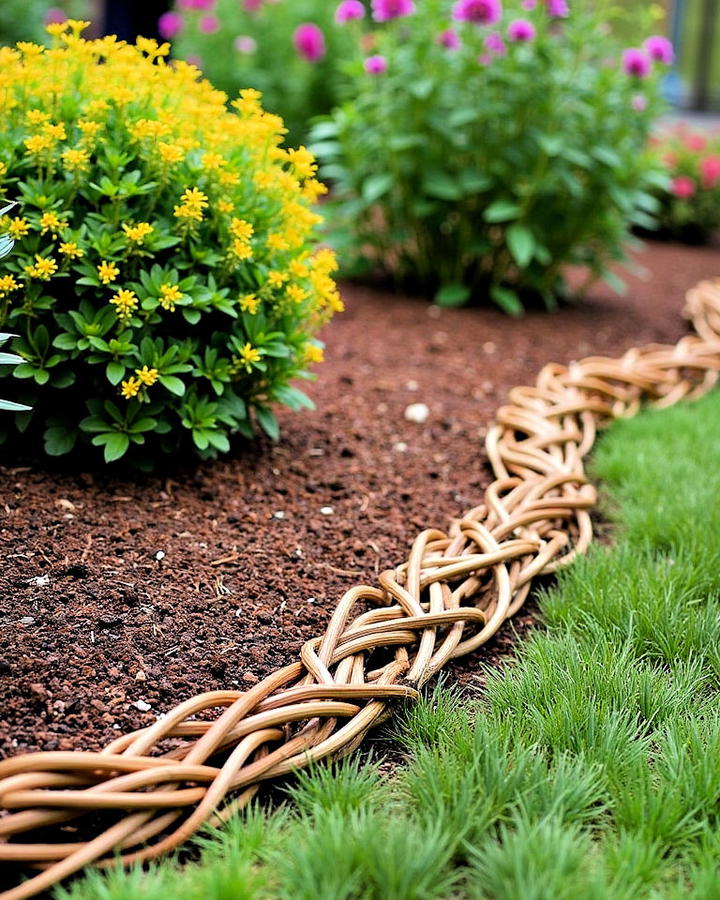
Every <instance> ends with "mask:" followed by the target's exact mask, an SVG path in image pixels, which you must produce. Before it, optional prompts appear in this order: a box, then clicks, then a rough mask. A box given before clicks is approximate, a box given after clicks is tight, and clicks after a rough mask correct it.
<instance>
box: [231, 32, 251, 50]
mask: <svg viewBox="0 0 720 900" xmlns="http://www.w3.org/2000/svg"><path fill="white" fill-rule="evenodd" d="M233 47H234V48H235V49H236V50H237V52H238V53H254V52H255V51H256V50H257V41H256V40H255V38H254V37H250V35H249V34H239V35H238V36H237V37H236V38H235V40H234V41H233Z"/></svg>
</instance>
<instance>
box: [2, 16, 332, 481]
mask: <svg viewBox="0 0 720 900" xmlns="http://www.w3.org/2000/svg"><path fill="white" fill-rule="evenodd" d="M82 27H83V23H77V22H74V21H71V22H70V24H69V26H65V25H57V26H50V29H49V30H50V31H51V32H52V33H54V34H55V36H56V38H55V40H56V46H55V47H54V48H53V49H50V50H47V51H44V50H43V48H42V47H39V46H37V45H23V46H22V48H21V49H10V48H2V49H0V79H1V80H2V84H3V88H4V90H5V92H6V96H9V97H10V98H11V100H10V101H9V102H8V101H7V100H6V102H5V113H4V115H3V117H2V121H1V123H0V187H1V189H2V193H3V194H7V195H10V196H12V197H13V198H14V199H15V198H16V199H18V200H19V201H20V206H21V208H20V211H19V213H18V214H17V215H15V216H13V217H12V218H10V217H7V216H6V217H5V219H4V220H3V222H4V225H5V229H6V230H7V231H8V233H9V234H10V236H11V237H13V238H14V239H15V240H16V241H17V244H16V248H15V253H14V254H13V255H12V256H11V257H10V258H9V259H8V260H7V268H6V273H7V274H6V276H5V278H4V280H3V282H2V285H1V287H0V326H2V329H3V330H5V326H7V330H8V331H13V332H17V333H19V334H20V335H21V338H20V339H19V340H18V341H16V342H15V347H14V349H15V351H16V352H18V353H19V354H20V355H21V356H22V357H23V358H24V360H25V362H23V363H22V364H21V365H19V366H17V367H16V369H15V374H16V375H17V376H18V377H19V378H22V379H24V380H25V384H26V386H27V389H26V390H25V391H24V393H23V395H22V396H21V397H19V398H17V399H19V400H21V401H22V402H27V403H30V404H31V405H32V406H33V411H32V412H31V413H25V414H18V415H17V416H15V417H14V426H13V423H12V421H10V420H9V417H8V420H9V421H10V424H9V425H8V426H6V425H5V423H4V422H3V423H2V424H1V425H0V428H3V429H4V430H3V432H2V436H3V438H7V437H8V436H9V434H10V433H11V430H12V429H13V427H14V428H16V429H17V431H18V432H20V433H25V434H27V435H33V434H34V432H36V431H37V430H38V429H42V431H43V433H44V447H45V450H46V452H47V453H49V454H52V455H60V454H64V453H69V452H70V451H71V450H73V448H75V447H76V446H77V445H78V444H80V445H83V446H90V445H94V446H101V447H103V448H104V455H105V460H106V461H112V460H115V459H118V458H120V457H122V456H124V455H125V454H126V453H128V452H129V451H132V452H133V456H134V457H135V458H136V459H138V460H139V461H142V462H143V463H144V464H147V463H149V462H150V461H152V460H153V458H154V457H156V455H157V454H158V453H160V452H164V453H173V452H177V451H178V450H181V451H182V450H185V449H193V448H194V450H196V451H198V452H200V453H204V454H207V453H213V452H216V451H226V450H227V449H228V448H229V436H230V435H231V434H233V433H236V432H239V433H240V434H243V435H251V434H252V421H253V419H255V420H257V422H258V423H259V424H260V426H261V427H262V428H263V429H264V430H265V431H266V432H267V433H268V434H270V435H271V436H273V437H275V436H276V435H277V422H276V420H275V417H274V415H273V413H272V411H271V409H270V404H272V403H274V402H280V403H284V404H287V405H288V406H291V407H294V408H297V407H300V406H303V405H308V403H309V401H308V400H307V398H306V397H305V396H304V395H303V394H302V393H301V392H300V391H298V390H297V389H296V388H294V387H292V386H290V381H291V379H293V378H295V377H298V376H300V377H308V371H307V369H308V366H309V364H310V363H312V362H317V361H319V360H320V359H321V358H322V349H321V345H320V344H319V342H317V341H315V340H314V339H313V337H312V335H313V333H314V331H315V330H316V329H317V328H318V326H319V325H321V324H322V323H323V322H325V321H326V320H327V319H328V318H329V317H330V316H331V315H332V313H333V312H334V311H335V310H337V309H339V308H340V307H341V303H340V300H339V296H338V294H337V291H336V289H335V286H334V283H333V281H332V279H331V277H330V274H331V272H332V271H333V269H334V265H335V264H334V258H333V256H332V254H331V253H330V252H329V251H323V250H321V251H319V252H318V253H316V254H314V255H312V253H311V251H312V235H313V230H314V228H315V226H316V225H317V223H318V222H319V217H318V216H317V215H316V214H315V213H314V212H312V210H311V209H310V206H311V204H312V203H313V201H314V200H316V198H317V196H318V194H320V193H321V192H322V190H323V188H322V186H321V185H320V184H319V183H318V182H317V181H316V180H315V178H314V177H313V176H314V172H315V164H314V162H313V159H312V157H311V156H310V154H309V153H308V152H307V151H305V150H292V149H289V150H285V149H282V148H281V147H280V146H279V144H280V142H281V139H282V138H281V134H282V122H281V120H280V119H279V118H278V117H276V116H273V115H269V114H266V113H265V112H263V110H262V109H261V107H260V103H259V95H258V94H257V92H255V91H252V90H247V91H243V92H242V93H241V95H240V97H239V98H238V99H236V100H235V101H234V102H233V104H232V105H233V109H232V110H231V111H228V108H227V107H226V105H225V103H226V99H227V98H226V96H225V95H224V94H222V93H220V92H219V91H216V90H214V89H213V88H212V87H211V85H210V84H209V83H208V82H206V81H201V80H199V79H198V72H197V70H196V69H195V68H193V67H192V66H189V65H187V64H185V63H177V64H176V65H175V66H174V67H170V66H168V65H166V63H165V59H164V58H165V55H166V54H167V52H168V47H167V45H164V46H162V47H158V45H157V43H156V42H155V41H150V40H145V39H142V38H139V39H138V45H137V47H135V46H130V45H125V44H119V43H117V42H116V40H115V39H114V38H112V37H107V38H103V39H102V40H98V41H91V42H86V41H84V40H82V39H81V38H80V37H79V34H80V32H81V30H82ZM101 63H102V64H101ZM15 440H17V438H15Z"/></svg>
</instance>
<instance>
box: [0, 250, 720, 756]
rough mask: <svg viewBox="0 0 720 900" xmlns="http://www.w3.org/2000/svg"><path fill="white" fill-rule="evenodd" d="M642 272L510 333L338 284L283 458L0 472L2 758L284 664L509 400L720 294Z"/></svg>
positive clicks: (667, 259)
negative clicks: (616, 291)
mask: <svg viewBox="0 0 720 900" xmlns="http://www.w3.org/2000/svg"><path fill="white" fill-rule="evenodd" d="M638 258H639V261H640V263H641V264H642V265H643V266H644V267H645V268H646V269H647V270H648V274H647V277H646V278H645V279H644V280H643V279H640V278H632V279H631V280H630V292H629V294H628V296H627V297H625V298H621V297H617V296H615V295H613V294H612V293H611V292H610V291H609V290H608V289H604V288H598V289H596V290H595V291H594V292H593V293H592V295H591V297H590V298H589V299H588V300H587V301H586V302H585V303H584V305H582V306H579V307H572V308H567V309H563V310H562V311H561V312H559V313H557V314H555V315H546V314H543V313H539V312H538V313H531V314H529V315H527V316H526V317H525V318H523V319H521V320H519V321H511V320H509V319H508V318H506V317H505V316H503V315H502V314H501V313H499V312H497V311H495V310H490V309H462V310H443V311H440V310H438V309H435V308H432V307H429V306H428V305H427V304H426V303H424V302H422V301H420V300H416V299H411V298H406V297H398V296H392V295H388V294H382V293H379V292H374V291H372V290H370V289H364V288H359V287H356V286H345V288H344V296H345V300H346V304H347V312H346V313H345V314H344V315H342V316H339V317H338V318H337V319H336V320H335V321H334V322H333V323H332V324H331V325H330V326H328V328H327V329H326V332H325V334H324V338H325V340H326V341H327V351H326V356H327V363H326V364H325V365H324V366H322V367H320V371H319V379H318V381H317V382H315V383H314V384H311V385H310V387H309V393H310V394H311V395H312V397H313V399H314V400H315V402H316V403H317V411H315V412H312V413H303V414H292V413H282V414H281V423H282V427H283V438H282V442H281V443H279V444H277V445H274V446H273V445H271V444H270V442H269V441H266V440H263V441H260V442H258V443H257V444H256V445H253V446H249V447H246V448H245V449H243V450H242V451H239V452H238V453H237V454H236V455H235V456H234V457H233V458H230V459H222V460H220V461H218V462H214V463H204V464H201V465H197V464H196V463H195V462H194V461H192V460H188V463H187V467H186V468H185V469H183V468H179V469H174V470H173V471H172V472H170V473H168V474H167V475H165V476H153V477H145V476H143V477H137V478H134V479H133V480H121V479H119V478H117V477H113V476H111V475H109V474H105V473H94V474H89V473H82V474H66V473H58V472H54V471H43V470H40V469H37V468H32V469H28V468H4V469H2V470H1V472H2V479H1V481H0V559H1V560H2V563H1V564H0V569H1V571H0V757H2V756H3V755H12V754H16V753H19V752H22V751H27V750H35V749H47V750H50V749H73V748H77V749H80V748H83V749H96V748H98V747H100V746H101V745H102V744H103V743H106V742H107V741H108V740H110V739H112V738H113V737H115V736H117V734H118V733H120V732H122V731H126V730H128V729H134V728H138V727H141V726H142V725H146V724H149V723H150V722H152V721H154V719H155V717H156V716H157V715H159V714H161V713H162V712H163V711H165V710H167V709H169V708H170V707H171V706H173V705H175V704H176V703H178V702H179V701H181V700H183V699H185V698H187V697H189V696H191V695H193V694H195V693H198V692H201V691H205V690H210V689H214V688H221V687H235V688H239V689H243V688H247V687H249V686H251V685H253V684H255V683H256V682H257V681H258V680H259V679H261V678H263V677H264V676H265V675H267V674H268V673H270V672H271V671H272V670H274V669H275V668H277V667H279V666H281V665H283V664H285V663H287V662H288V661H290V660H293V659H295V658H296V657H297V654H298V651H299V648H300V646H301V644H302V643H303V641H305V640H307V639H308V638H309V637H312V636H314V635H316V634H319V633H321V632H322V630H323V626H324V624H325V623H326V621H327V619H328V616H329V614H330V612H331V611H332V609H333V608H334V607H335V604H336V602H337V600H338V599H339V597H340V596H341V594H342V593H343V591H344V590H345V589H347V588H348V587H350V586H352V585H353V584H355V583H358V582H361V581H368V580H369V581H372V579H373V578H374V576H375V574H376V572H377V571H378V570H379V569H383V568H387V567H389V566H392V565H394V564H396V563H398V562H400V561H402V560H403V559H404V558H405V553H406V550H407V547H408V544H409V542H410V541H411V540H412V538H413V537H414V536H415V535H416V534H417V532H418V531H419V530H421V529H422V528H424V527H426V526H430V525H437V526H438V527H440V528H446V527H447V526H448V524H449V522H450V520H451V518H452V517H454V516H457V515H458V514H459V513H461V512H462V511H463V510H464V509H467V508H468V507H470V506H472V505H474V504H475V503H477V502H478V501H479V499H480V498H481V496H482V492H483V488H484V487H485V485H486V484H487V482H488V481H489V480H490V478H489V472H488V470H487V467H486V465H485V457H484V452H483V436H484V433H485V428H486V426H487V423H488V422H489V421H490V420H491V419H492V416H493V413H494V410H495V409H496V407H497V406H498V405H499V404H500V403H501V402H502V401H503V399H504V397H505V395H506V393H507V391H508V389H509V388H511V387H512V386H513V385H516V384H522V383H528V382H530V381H532V380H534V377H535V373H536V372H537V370H538V369H539V368H540V367H541V366H542V365H544V364H545V363H546V362H548V361H550V360H556V361H559V362H566V361H569V360H571V359H574V358H579V357H582V356H586V355H588V354H591V353H592V354H594V353H602V354H611V355H617V354H619V353H621V352H622V351H623V350H625V349H627V348H628V347H630V346H633V345H636V344H643V343H648V342H654V341H661V342H675V341H676V340H677V339H678V338H679V337H681V336H682V335H683V334H684V333H685V332H686V324H685V322H684V321H683V319H682V318H681V315H680V310H681V307H682V303H683V295H684V292H685V290H686V289H687V288H688V287H690V286H691V285H692V284H693V283H694V282H696V281H697V280H699V279H701V278H706V277H711V276H717V275H720V252H719V248H718V247H717V246H716V247H714V248H704V249H700V248H688V247H680V246H676V245H672V244H651V245H649V246H648V247H647V249H646V250H645V251H643V252H642V253H641V254H640V255H639V257H638ZM650 273H651V274H650ZM411 403H425V404H427V406H428V407H429V409H430V415H429V418H428V419H427V421H426V422H425V423H424V424H417V423H415V422H410V421H406V420H405V418H404V411H405V409H406V407H407V406H408V405H409V404H411ZM532 619H533V616H532V612H529V611H526V612H525V613H524V614H523V615H521V616H519V617H518V618H517V619H516V620H515V622H516V628H517V630H518V631H520V632H522V631H523V630H525V629H526V628H527V627H528V625H529V624H530V623H531V622H532ZM514 639H515V638H514V635H513V629H512V628H507V627H506V629H505V630H504V631H503V632H502V633H501V634H500V635H499V636H498V637H497V638H496V640H495V641H493V642H492V644H490V645H489V646H488V647H487V648H485V649H484V650H482V651H480V652H479V653H478V654H475V655H473V656H471V657H469V658H467V659H466V660H463V661H462V663H460V664H458V665H456V666H455V667H454V669H453V677H456V676H459V677H461V678H462V679H463V680H464V681H465V682H469V683H471V684H472V683H474V682H475V680H476V679H477V677H478V673H479V671H480V664H481V663H487V662H495V661H497V660H499V659H500V658H501V657H502V656H503V654H505V653H506V652H507V650H508V648H509V647H510V646H511V645H512V643H513V640H514ZM138 703H139V704H140V706H139V707H138V706H137V704H138Z"/></svg>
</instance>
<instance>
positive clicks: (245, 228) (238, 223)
mask: <svg viewBox="0 0 720 900" xmlns="http://www.w3.org/2000/svg"><path fill="white" fill-rule="evenodd" d="M254 233H255V229H254V228H253V226H252V225H251V224H250V223H249V222H246V221H245V219H238V218H232V219H231V220H230V234H231V235H232V236H233V237H234V238H239V239H240V240H242V241H249V240H250V238H251V237H252V236H253V234H254Z"/></svg>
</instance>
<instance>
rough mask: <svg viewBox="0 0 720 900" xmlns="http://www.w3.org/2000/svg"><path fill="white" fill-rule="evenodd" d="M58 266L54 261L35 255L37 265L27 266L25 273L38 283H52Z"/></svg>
mask: <svg viewBox="0 0 720 900" xmlns="http://www.w3.org/2000/svg"><path fill="white" fill-rule="evenodd" d="M57 270H58V265H57V263H56V262H55V260H54V259H52V258H48V257H45V256H40V254H39V253H36V254H35V263H34V265H32V266H25V272H26V273H27V275H28V276H29V277H30V278H37V280H38V281H50V279H51V278H52V276H53V275H54V274H55V273H56V272H57Z"/></svg>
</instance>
